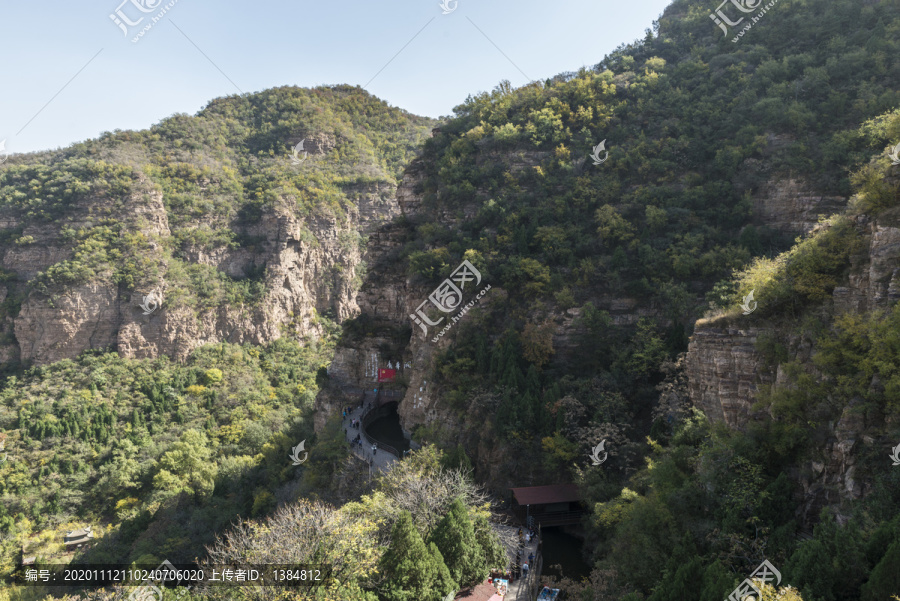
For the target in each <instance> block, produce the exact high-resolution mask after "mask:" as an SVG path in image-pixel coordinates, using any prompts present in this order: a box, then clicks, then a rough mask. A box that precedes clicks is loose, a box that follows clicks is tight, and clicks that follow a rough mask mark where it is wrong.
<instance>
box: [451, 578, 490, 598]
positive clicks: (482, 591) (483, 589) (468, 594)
mask: <svg viewBox="0 0 900 601" xmlns="http://www.w3.org/2000/svg"><path fill="white" fill-rule="evenodd" d="M496 594H497V589H496V588H494V585H493V584H488V581H487V580H485V581H484V582H482V583H481V584H479V585H477V586H473V587H471V588H467V589H465V590H462V591H460V593H459V594H458V595H457V596H456V599H455V601H488V600H489V599H490V598H491V597H493V596H494V595H496Z"/></svg>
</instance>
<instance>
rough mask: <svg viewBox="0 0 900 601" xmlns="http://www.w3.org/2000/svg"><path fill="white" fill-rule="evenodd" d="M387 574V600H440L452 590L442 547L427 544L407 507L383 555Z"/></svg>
mask: <svg viewBox="0 0 900 601" xmlns="http://www.w3.org/2000/svg"><path fill="white" fill-rule="evenodd" d="M381 568H382V571H383V572H384V574H385V576H386V582H385V585H384V588H383V589H382V596H383V598H384V599H385V601H440V600H441V599H443V597H444V596H445V595H447V594H449V593H451V592H452V591H453V586H454V583H453V580H452V577H451V576H450V572H449V571H448V570H447V566H446V564H445V563H444V560H443V558H442V557H441V554H440V551H439V550H438V548H437V547H436V546H434V545H429V546H426V545H425V542H424V541H423V540H422V537H421V535H419V531H418V530H416V527H415V526H414V525H413V521H412V515H411V514H410V513H409V512H408V511H404V512H402V513H401V514H400V519H399V520H397V523H396V524H394V527H393V529H392V530H391V544H390V546H389V547H388V549H387V551H385V553H384V556H382V558H381Z"/></svg>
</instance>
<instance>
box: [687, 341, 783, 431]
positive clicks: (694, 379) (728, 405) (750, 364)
mask: <svg viewBox="0 0 900 601" xmlns="http://www.w3.org/2000/svg"><path fill="white" fill-rule="evenodd" d="M758 335H759V330H758V329H757V328H746V329H741V328H737V327H733V326H732V327H729V326H722V327H714V326H708V327H698V328H697V329H696V330H695V331H694V335H693V336H692V337H691V342H690V344H689V345H688V353H687V357H686V360H685V369H686V371H687V373H688V390H689V392H690V395H691V400H692V402H693V403H694V405H695V406H696V407H698V408H700V409H701V410H702V411H703V412H704V413H705V414H706V415H707V416H709V418H710V419H712V420H714V421H719V422H725V423H726V424H727V425H728V426H729V427H731V428H738V429H740V428H743V426H744V425H745V424H746V423H747V421H748V420H749V419H750V417H751V411H750V406H751V405H752V404H753V402H754V400H755V397H756V393H757V391H758V390H759V386H760V385H761V384H770V383H771V382H772V380H773V377H772V375H771V374H770V373H768V370H769V368H768V366H767V365H765V364H764V363H763V361H762V359H761V358H760V356H759V353H758V352H757V350H756V340H757V336H758Z"/></svg>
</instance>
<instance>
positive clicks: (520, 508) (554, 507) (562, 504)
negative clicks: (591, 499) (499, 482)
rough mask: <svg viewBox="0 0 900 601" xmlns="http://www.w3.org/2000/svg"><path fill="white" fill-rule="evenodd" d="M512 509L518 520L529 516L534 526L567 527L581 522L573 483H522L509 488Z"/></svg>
mask: <svg viewBox="0 0 900 601" xmlns="http://www.w3.org/2000/svg"><path fill="white" fill-rule="evenodd" d="M510 490H511V491H512V504H513V512H514V513H515V514H516V517H518V518H519V519H520V520H522V523H525V524H527V523H528V521H529V518H530V519H531V520H532V521H533V523H534V525H535V526H537V525H540V526H541V527H547V526H569V525H573V524H578V523H580V522H581V516H582V515H583V514H584V509H583V508H582V507H581V493H579V492H578V487H577V486H575V485H574V484H552V485H549V486H526V487H523V488H512V489H510Z"/></svg>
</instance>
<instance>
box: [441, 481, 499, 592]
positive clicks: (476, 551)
mask: <svg viewBox="0 0 900 601" xmlns="http://www.w3.org/2000/svg"><path fill="white" fill-rule="evenodd" d="M430 540H431V542H433V543H434V544H436V545H437V548H438V549H439V550H440V552H441V555H442V556H443V557H444V562H445V563H446V564H447V568H448V569H449V570H450V575H451V576H452V577H453V580H455V581H456V582H457V583H459V584H460V585H461V586H469V585H471V584H475V583H477V582H480V581H481V580H483V579H484V578H486V577H487V573H488V570H487V564H486V563H485V558H484V551H483V550H482V548H481V545H479V544H478V541H477V540H476V538H475V527H474V525H473V524H472V519H471V518H470V517H469V511H468V509H466V506H465V505H464V504H463V502H462V499H460V498H458V497H457V498H456V499H454V500H453V503H451V504H450V511H448V512H447V514H446V515H445V516H444V517H443V518H441V521H440V522H438V524H437V526H435V529H434V532H432V534H431V538H430Z"/></svg>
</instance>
